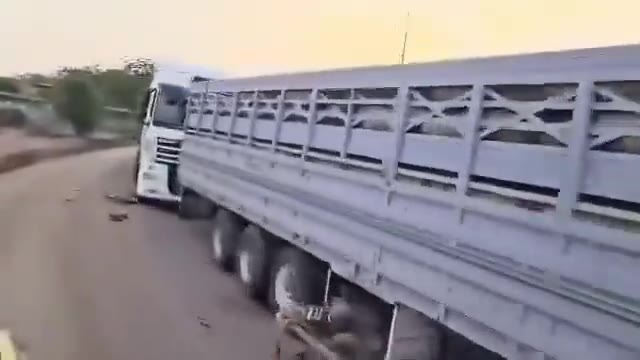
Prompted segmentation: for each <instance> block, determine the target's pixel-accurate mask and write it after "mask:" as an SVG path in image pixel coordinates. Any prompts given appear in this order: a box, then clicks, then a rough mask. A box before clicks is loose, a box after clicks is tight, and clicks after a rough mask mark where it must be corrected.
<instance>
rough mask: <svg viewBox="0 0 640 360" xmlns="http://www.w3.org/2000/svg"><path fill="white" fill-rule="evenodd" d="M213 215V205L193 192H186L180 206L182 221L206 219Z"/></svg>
mask: <svg viewBox="0 0 640 360" xmlns="http://www.w3.org/2000/svg"><path fill="white" fill-rule="evenodd" d="M212 214H213V204H212V203H211V202H210V201H209V200H208V199H206V198H203V197H201V196H200V195H198V194H196V193H195V192H193V191H184V192H183V193H182V197H181V199H180V204H179V205H178V216H180V217H181V218H182V219H186V220H188V219H206V218H208V217H210V216H211V215H212Z"/></svg>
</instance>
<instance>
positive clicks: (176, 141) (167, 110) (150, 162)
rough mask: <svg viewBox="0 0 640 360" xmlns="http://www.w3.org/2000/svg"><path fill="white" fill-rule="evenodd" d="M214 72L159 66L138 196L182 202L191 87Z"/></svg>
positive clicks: (139, 163)
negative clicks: (181, 159)
mask: <svg viewBox="0 0 640 360" xmlns="http://www.w3.org/2000/svg"><path fill="white" fill-rule="evenodd" d="M212 75H213V74H212V73H211V72H209V71H207V70H204V69H198V68H195V67H186V66H158V68H157V69H156V71H155V73H154V76H153V80H152V82H151V84H150V85H149V89H148V91H147V93H146V94H145V97H144V101H143V104H142V108H141V113H140V120H141V121H142V130H141V132H140V141H139V148H138V154H137V156H136V166H135V193H136V196H137V197H138V198H144V199H154V200H161V201H169V202H179V201H180V196H181V191H180V184H179V182H178V177H177V174H178V161H179V157H180V149H181V146H182V140H183V138H184V129H183V123H184V119H185V116H186V107H187V99H188V97H189V86H190V84H191V81H192V80H193V79H194V78H195V77H205V78H211V77H212Z"/></svg>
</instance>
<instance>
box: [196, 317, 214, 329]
mask: <svg viewBox="0 0 640 360" xmlns="http://www.w3.org/2000/svg"><path fill="white" fill-rule="evenodd" d="M197 319H198V323H199V324H200V326H202V327H205V328H207V329H211V324H209V322H208V321H207V319H205V318H203V317H200V316H198V317H197Z"/></svg>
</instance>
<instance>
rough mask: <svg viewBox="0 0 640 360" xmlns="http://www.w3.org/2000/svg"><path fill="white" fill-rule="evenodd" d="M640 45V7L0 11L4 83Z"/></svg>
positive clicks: (257, 5)
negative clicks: (45, 75) (119, 69)
mask: <svg viewBox="0 0 640 360" xmlns="http://www.w3.org/2000/svg"><path fill="white" fill-rule="evenodd" d="M407 11H410V13H411V17H410V22H409V30H410V33H409V41H408V48H407V60H408V61H409V62H420V61H428V60H434V59H443V58H455V57H470V56H483V55H493V54H504V53H518V52H531V51H541V50H555V49H564V48H578V47H591V46H601V45H612V44H625V43H639V42H640V27H639V26H638V14H640V0H635V1H634V0H606V1H602V0H580V1H579V0H555V1H554V0H537V1H536V0H449V1H436V0H422V1H419V0H394V1H391V0H315V1H307V0H234V1H228V0H225V1H223V0H179V1H170V0H100V1H96V0H93V1H92V0H0V74H5V75H7V74H15V73H19V72H27V71H40V72H48V71H52V70H54V69H56V68H57V67H58V66H60V65H89V64H101V65H103V66H118V65H119V64H120V59H122V58H123V57H125V56H131V57H134V56H144V57H151V58H153V59H156V60H162V61H173V62H176V61H177V62H184V63H194V64H201V65H206V66H209V67H211V68H213V69H217V70H219V71H223V72H225V73H226V74H229V75H232V76H235V75H253V74H261V73H269V72H280V71H297V70H306V69H321V68H332V67H342V66H356V65H370V64H391V63H397V62H398V59H399V53H400V48H401V44H402V34H403V32H404V28H405V18H406V13H407Z"/></svg>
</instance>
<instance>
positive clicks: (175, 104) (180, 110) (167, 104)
mask: <svg viewBox="0 0 640 360" xmlns="http://www.w3.org/2000/svg"><path fill="white" fill-rule="evenodd" d="M158 88H159V89H158V90H159V91H158V99H157V101H156V105H155V110H154V112H153V125H155V126H160V127H168V128H174V129H179V128H182V123H183V121H184V118H185V115H186V102H187V98H188V94H189V92H188V90H187V89H186V88H184V87H182V86H177V85H169V84H160V85H159V86H158Z"/></svg>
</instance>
